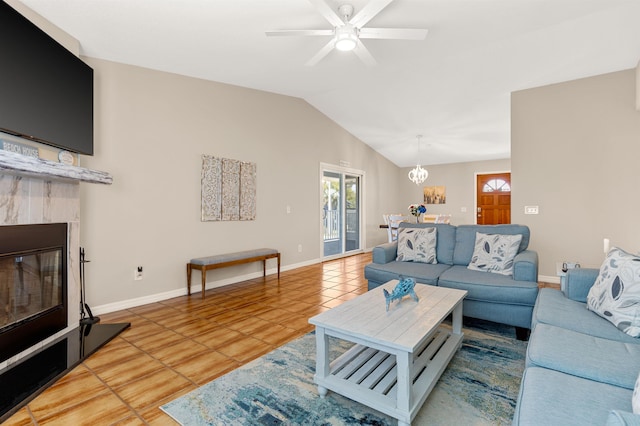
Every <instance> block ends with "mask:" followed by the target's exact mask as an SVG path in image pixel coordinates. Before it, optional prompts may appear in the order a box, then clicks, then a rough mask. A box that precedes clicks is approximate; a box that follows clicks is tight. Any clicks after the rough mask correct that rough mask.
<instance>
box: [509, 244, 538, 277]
mask: <svg viewBox="0 0 640 426" xmlns="http://www.w3.org/2000/svg"><path fill="white" fill-rule="evenodd" d="M513 279H514V280H516V281H531V282H534V283H537V282H538V253H537V252H535V251H533V250H523V251H521V252H520V253H518V254H517V255H516V257H515V258H514V259H513Z"/></svg>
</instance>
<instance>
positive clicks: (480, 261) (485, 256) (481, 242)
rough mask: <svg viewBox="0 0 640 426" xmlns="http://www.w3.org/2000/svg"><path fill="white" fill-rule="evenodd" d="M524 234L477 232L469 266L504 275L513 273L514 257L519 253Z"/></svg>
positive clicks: (473, 268)
mask: <svg viewBox="0 0 640 426" xmlns="http://www.w3.org/2000/svg"><path fill="white" fill-rule="evenodd" d="M521 240H522V235H520V234H517V235H507V234H483V233H480V232H476V245H475V246H474V248H473V256H471V262H470V263H469V266H467V268H469V269H472V270H475V271H487V272H493V273H496V274H502V275H513V259H514V258H515V257H516V254H518V248H519V247H520V241H521Z"/></svg>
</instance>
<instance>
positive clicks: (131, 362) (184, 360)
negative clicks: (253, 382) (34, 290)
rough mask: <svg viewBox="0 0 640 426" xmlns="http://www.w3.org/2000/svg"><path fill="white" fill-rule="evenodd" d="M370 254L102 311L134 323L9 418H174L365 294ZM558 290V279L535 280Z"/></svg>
mask: <svg viewBox="0 0 640 426" xmlns="http://www.w3.org/2000/svg"><path fill="white" fill-rule="evenodd" d="M370 262H371V254H370V253H368V254H362V255H357V256H351V257H347V258H344V259H339V260H334V261H330V262H325V263H322V264H317V265H312V266H308V267H303V268H299V269H295V270H291V271H286V272H283V273H282V274H281V276H280V280H278V279H277V278H276V277H275V275H270V276H267V277H266V278H265V279H263V278H259V279H255V280H250V281H245V282H242V283H238V284H233V285H229V286H225V287H222V288H218V289H213V290H209V291H208V292H207V295H206V298H205V300H202V299H201V297H200V293H197V294H194V295H192V296H190V297H188V296H182V297H177V298H175V299H169V300H165V301H162V302H158V303H153V304H150V305H145V306H139V307H136V308H131V309H126V310H123V311H118V312H114V313H110V314H107V315H101V316H100V317H101V319H102V322H103V323H116V322H130V323H131V328H129V329H127V330H126V331H125V332H124V333H122V334H121V335H119V336H118V337H117V338H115V339H114V340H112V341H111V342H109V343H108V344H107V345H106V346H105V347H103V348H102V349H100V350H99V351H98V352H97V353H95V354H94V355H92V356H91V357H89V359H87V360H86V361H85V362H83V363H82V364H80V365H79V366H78V367H76V368H75V369H74V370H73V371H71V372H70V373H69V374H67V375H66V376H65V377H63V378H62V379H61V380H59V381H58V382H57V383H56V384H55V385H54V386H52V387H51V388H49V389H47V390H46V391H45V392H43V393H42V394H41V395H39V396H38V397H37V398H36V399H34V400H33V401H31V403H29V404H28V405H27V406H26V407H24V408H22V409H21V410H20V411H18V412H17V413H16V414H15V415H14V416H12V417H11V418H10V419H9V420H7V422H6V423H5V424H6V425H175V424H176V423H175V422H174V421H173V420H172V419H171V418H170V417H169V416H167V415H165V414H164V413H163V412H162V411H161V410H160V409H159V408H158V407H159V406H160V405H162V404H164V403H167V402H169V401H171V400H173V399H175V398H177V397H179V396H181V395H183V394H185V393H187V392H189V391H191V390H193V389H196V388H197V387H199V386H201V385H203V384H204V383H207V382H209V381H211V380H213V379H215V378H216V377H219V376H221V375H223V374H225V373H227V372H229V371H231V370H233V369H235V368H237V367H239V366H241V365H243V364H245V363H247V362H248V361H251V360H252V359H254V358H257V357H260V356H262V355H264V354H266V353H268V352H270V351H271V350H273V349H275V348H277V347H279V346H281V345H283V344H284V343H286V342H288V341H290V340H293V339H295V338H297V337H299V336H302V335H304V334H305V333H308V332H309V331H311V330H313V327H312V326H311V325H310V324H309V323H308V319H309V318H310V317H312V316H313V315H315V314H317V313H320V312H323V311H325V310H327V309H330V308H332V307H334V306H337V305H339V304H341V303H342V302H344V301H346V300H349V299H351V298H354V297H356V296H357V295H359V294H361V293H364V292H365V291H366V289H367V283H366V280H365V279H364V265H366V264H367V263H370ZM540 286H541V287H543V286H552V287H559V286H557V285H555V284H551V285H549V284H544V283H541V284H540Z"/></svg>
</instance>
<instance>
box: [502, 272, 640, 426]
mask: <svg viewBox="0 0 640 426" xmlns="http://www.w3.org/2000/svg"><path fill="white" fill-rule="evenodd" d="M598 273H599V270H598V269H587V268H582V269H574V270H569V271H568V273H567V277H566V285H565V289H564V291H560V290H555V289H550V288H543V289H541V290H540V292H539V294H538V299H537V301H536V304H535V308H534V312H533V317H532V332H531V337H530V339H529V344H528V347H527V358H526V365H525V371H524V374H523V378H522V383H521V386H520V395H519V397H518V403H517V406H516V412H515V415H514V418H513V424H514V425H605V424H606V425H640V415H635V414H633V413H632V406H631V397H632V394H633V389H634V384H635V381H636V379H637V377H638V374H639V373H640V339H638V338H634V337H631V336H629V335H627V334H626V333H624V332H622V331H620V330H619V329H618V328H617V327H616V326H615V325H613V324H612V323H611V322H609V321H607V320H606V319H604V318H602V317H600V316H598V315H597V314H595V313H594V312H591V311H589V310H588V309H587V305H586V300H587V295H588V294H589V289H590V288H591V286H592V285H593V284H594V282H595V281H596V278H597V277H598Z"/></svg>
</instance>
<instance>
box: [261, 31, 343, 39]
mask: <svg viewBox="0 0 640 426" xmlns="http://www.w3.org/2000/svg"><path fill="white" fill-rule="evenodd" d="M333 32H334V30H272V31H265V32H264V33H265V34H266V35H267V36H268V37H273V36H332V35H333Z"/></svg>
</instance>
